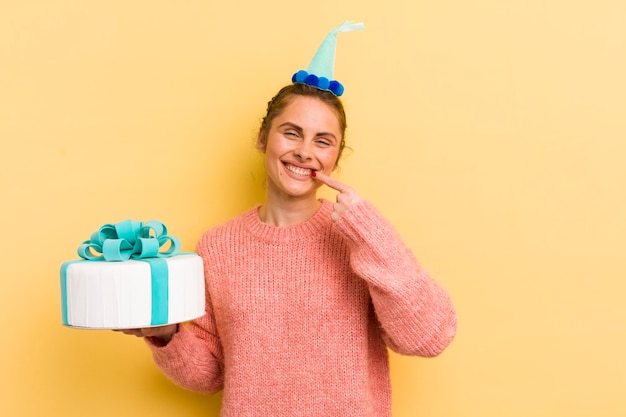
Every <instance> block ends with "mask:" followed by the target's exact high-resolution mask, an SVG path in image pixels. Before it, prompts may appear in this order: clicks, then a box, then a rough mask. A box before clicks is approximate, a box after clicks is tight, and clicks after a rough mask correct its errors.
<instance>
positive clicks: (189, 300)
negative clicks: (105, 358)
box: [61, 253, 205, 329]
mask: <svg viewBox="0 0 626 417" xmlns="http://www.w3.org/2000/svg"><path fill="white" fill-rule="evenodd" d="M204 297H205V296H204V269H203V264H202V259H201V258H200V257H199V256H198V255H196V254H194V253H186V254H178V255H174V256H170V257H163V258H149V259H139V260H133V259H131V260H127V261H121V262H107V261H104V260H79V261H69V262H65V263H63V265H62V266H61V310H62V320H63V324H64V325H66V326H71V327H81V328H89V329H130V328H141V327H151V326H162V325H165V324H172V323H180V322H184V321H188V320H192V319H195V318H198V317H201V316H203V315H204V314H205V298H204Z"/></svg>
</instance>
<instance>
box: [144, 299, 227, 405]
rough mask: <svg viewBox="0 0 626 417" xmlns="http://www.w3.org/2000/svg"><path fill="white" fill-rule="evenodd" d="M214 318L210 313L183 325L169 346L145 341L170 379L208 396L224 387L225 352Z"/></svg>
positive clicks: (168, 343)
mask: <svg viewBox="0 0 626 417" xmlns="http://www.w3.org/2000/svg"><path fill="white" fill-rule="evenodd" d="M207 300H208V298H207ZM207 304H208V302H207ZM207 310H209V308H208V307H207ZM212 317H213V316H212V314H210V313H209V312H207V314H206V315H204V316H203V317H201V318H199V319H196V320H194V321H192V322H189V323H186V324H184V325H179V326H178V331H177V332H176V333H174V335H173V336H172V337H171V339H170V340H169V342H167V343H163V342H162V341H161V340H159V339H155V338H151V337H146V338H145V340H146V343H147V344H148V346H149V347H150V349H151V350H152V356H153V358H154V362H155V363H156V364H157V366H158V367H159V368H160V369H161V370H162V371H163V373H164V374H165V375H166V376H167V377H168V378H169V379H170V380H172V381H173V382H174V383H176V384H177V385H180V386H181V387H184V388H187V389H190V390H192V391H198V392H202V393H207V394H210V393H214V392H217V391H219V390H221V389H222V388H223V384H224V380H223V362H224V358H223V352H222V347H221V344H220V342H219V339H218V338H217V336H216V333H215V331H214V329H215V323H214V320H213V319H212Z"/></svg>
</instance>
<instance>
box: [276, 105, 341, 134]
mask: <svg viewBox="0 0 626 417" xmlns="http://www.w3.org/2000/svg"><path fill="white" fill-rule="evenodd" d="M274 122H275V123H274V125H275V126H280V125H281V124H282V123H285V122H291V123H294V124H297V125H298V126H300V127H302V128H303V129H312V130H319V131H329V130H332V131H333V133H340V132H341V130H340V124H339V118H338V116H337V112H336V111H335V109H334V108H333V107H332V106H331V105H329V104H327V103H325V102H324V101H322V100H320V99H319V98H316V97H308V96H296V97H294V98H293V99H291V100H290V102H289V104H288V105H287V106H285V108H284V109H283V111H282V112H281V113H280V114H279V115H278V116H276V120H275V121H274Z"/></svg>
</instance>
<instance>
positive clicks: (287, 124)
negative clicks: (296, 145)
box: [278, 122, 337, 141]
mask: <svg viewBox="0 0 626 417" xmlns="http://www.w3.org/2000/svg"><path fill="white" fill-rule="evenodd" d="M278 127H290V128H292V129H294V130H297V131H298V133H300V134H302V133H303V132H304V129H302V128H301V127H300V126H298V125H297V124H295V123H292V122H285V123H282V124H281V125H279V126H278ZM315 136H318V137H319V136H330V137H331V138H332V139H333V140H335V141H337V138H336V137H335V135H334V134H333V133H331V132H317V133H316V134H315Z"/></svg>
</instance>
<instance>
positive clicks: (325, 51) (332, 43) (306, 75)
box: [291, 21, 365, 96]
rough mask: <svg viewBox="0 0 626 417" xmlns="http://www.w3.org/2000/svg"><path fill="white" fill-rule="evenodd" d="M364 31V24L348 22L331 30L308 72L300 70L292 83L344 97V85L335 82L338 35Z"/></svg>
mask: <svg viewBox="0 0 626 417" xmlns="http://www.w3.org/2000/svg"><path fill="white" fill-rule="evenodd" d="M363 29H365V25H364V24H363V23H354V22H350V21H346V22H344V23H343V24H342V25H341V26H339V27H338V28H335V29H333V30H331V31H330V33H329V34H328V35H326V38H324V41H323V42H322V44H321V45H320V47H319V48H318V50H317V52H316V53H315V55H314V56H313V59H312V60H311V62H310V63H309V66H308V68H307V69H306V71H305V70H300V71H298V72H296V73H295V74H293V77H291V81H292V82H294V83H300V84H308V85H310V86H313V87H316V88H319V89H320V90H326V91H330V92H331V93H333V94H334V95H336V96H340V95H342V94H343V90H344V88H343V85H342V84H341V83H340V82H339V81H336V80H334V75H333V73H334V69H335V50H336V44H337V35H338V34H339V32H349V31H353V30H363Z"/></svg>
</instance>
